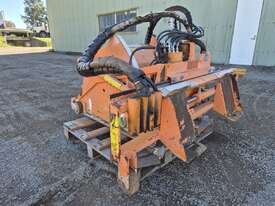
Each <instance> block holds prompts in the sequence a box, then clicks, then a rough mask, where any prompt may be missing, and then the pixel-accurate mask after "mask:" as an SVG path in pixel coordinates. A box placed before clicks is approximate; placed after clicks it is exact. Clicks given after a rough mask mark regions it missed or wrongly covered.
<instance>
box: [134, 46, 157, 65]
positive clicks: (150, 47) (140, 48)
mask: <svg viewBox="0 0 275 206" xmlns="http://www.w3.org/2000/svg"><path fill="white" fill-rule="evenodd" d="M145 49H156V47H154V46H151V45H146V46H141V47H138V48H136V49H135V50H134V51H133V52H132V54H131V56H130V60H129V64H130V65H132V61H133V57H134V55H135V53H137V52H138V51H140V50H145Z"/></svg>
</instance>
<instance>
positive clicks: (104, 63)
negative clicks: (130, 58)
mask: <svg viewBox="0 0 275 206" xmlns="http://www.w3.org/2000/svg"><path fill="white" fill-rule="evenodd" d="M86 72H87V73H89V76H97V75H102V74H123V75H126V76H127V77H128V79H129V81H130V82H132V83H133V84H135V86H136V89H137V90H138V91H139V93H140V94H141V95H144V96H148V95H149V94H150V88H153V90H155V91H156V90H157V87H156V85H155V84H154V83H153V82H152V80H151V79H149V78H147V77H146V75H145V73H144V72H143V70H141V69H137V68H135V67H133V66H131V65H129V64H128V63H127V62H125V61H123V60H121V59H118V58H115V57H112V56H109V57H101V58H96V59H95V60H94V61H93V62H91V63H90V64H89V69H88V70H86Z"/></svg>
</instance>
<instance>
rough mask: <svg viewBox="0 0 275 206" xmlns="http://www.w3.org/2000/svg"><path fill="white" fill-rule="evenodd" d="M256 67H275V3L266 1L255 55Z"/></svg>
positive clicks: (269, 0)
mask: <svg viewBox="0 0 275 206" xmlns="http://www.w3.org/2000/svg"><path fill="white" fill-rule="evenodd" d="M253 64H255V65H265V66H274V65H275V1H274V0H264V5H263V10H262V17H261V21H260V28H259V32H258V38H257V43H256V49H255V54H254V63H253Z"/></svg>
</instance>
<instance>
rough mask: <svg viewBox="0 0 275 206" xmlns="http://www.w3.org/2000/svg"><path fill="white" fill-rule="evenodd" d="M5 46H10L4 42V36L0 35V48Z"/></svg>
mask: <svg viewBox="0 0 275 206" xmlns="http://www.w3.org/2000/svg"><path fill="white" fill-rule="evenodd" d="M6 47H10V46H9V45H8V44H6V42H5V39H4V37H3V36H0V48H6Z"/></svg>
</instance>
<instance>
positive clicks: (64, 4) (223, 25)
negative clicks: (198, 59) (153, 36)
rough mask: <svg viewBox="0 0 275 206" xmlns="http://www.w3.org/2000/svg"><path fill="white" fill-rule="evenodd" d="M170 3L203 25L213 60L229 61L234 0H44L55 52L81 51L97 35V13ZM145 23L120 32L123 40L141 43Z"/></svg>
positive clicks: (142, 10) (149, 8)
mask: <svg viewBox="0 0 275 206" xmlns="http://www.w3.org/2000/svg"><path fill="white" fill-rule="evenodd" d="M172 5H183V6H185V7H187V8H189V9H190V10H191V12H192V14H193V18H194V21H195V23H196V24H198V25H201V26H203V27H204V28H205V32H206V36H205V38H204V39H205V42H206V44H207V46H208V49H209V50H210V51H211V52H212V56H213V61H214V62H216V63H226V62H228V60H229V56H230V48H231V42H232V35H233V28H234V21H235V13H236V7H237V0H230V1H229V0H219V1H217V0H204V1H201V0H192V1H191V0H169V1H167V0H114V1H110V0H100V1H96V0H77V1H76V0H47V7H48V13H49V22H50V29H51V33H52V38H53V47H54V49H55V50H57V51H77V52H78V51H82V50H83V49H84V48H85V47H86V46H87V45H88V43H89V42H91V40H92V39H93V38H94V37H95V36H96V35H97V33H98V30H99V26H98V18H97V15H99V14H104V13H110V12H113V11H122V10H127V9H130V8H137V10H138V15H144V14H146V13H148V12H150V11H162V10H163V9H165V8H167V7H169V6H172ZM145 30H146V26H145V25H144V26H139V27H138V31H137V32H136V33H123V34H122V35H123V36H124V37H125V39H126V41H127V42H129V43H131V44H135V43H141V42H143V38H144V34H145Z"/></svg>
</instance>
